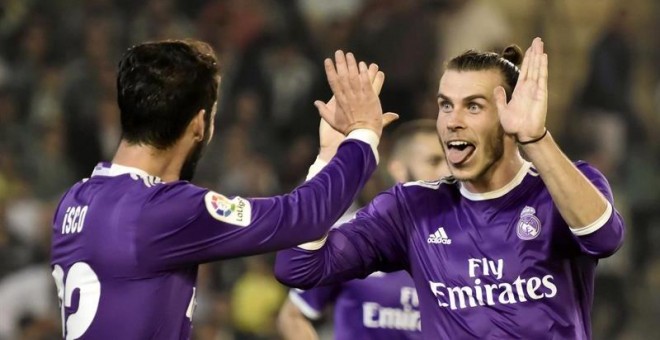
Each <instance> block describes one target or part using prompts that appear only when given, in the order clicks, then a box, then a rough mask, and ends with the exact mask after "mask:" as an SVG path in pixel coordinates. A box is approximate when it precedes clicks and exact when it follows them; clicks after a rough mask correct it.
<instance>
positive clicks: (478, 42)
mask: <svg viewBox="0 0 660 340" xmlns="http://www.w3.org/2000/svg"><path fill="white" fill-rule="evenodd" d="M433 3H434V4H435V5H436V10H437V13H438V14H437V15H438V16H437V20H436V23H437V29H438V33H439V40H440V42H441V43H440V44H439V45H438V47H439V52H438V54H439V55H440V56H441V57H442V58H441V59H440V60H445V59H446V58H450V57H451V56H455V55H459V54H461V53H463V52H464V51H466V50H469V49H473V50H478V51H493V50H494V51H497V52H500V51H502V50H503V49H504V47H506V46H507V45H509V44H511V38H512V31H513V28H512V27H511V24H510V23H509V21H508V20H507V18H506V17H505V16H504V15H503V14H502V12H501V11H500V9H499V8H498V6H497V5H496V4H495V3H494V2H492V1H489V0H441V1H438V0H436V1H433Z"/></svg>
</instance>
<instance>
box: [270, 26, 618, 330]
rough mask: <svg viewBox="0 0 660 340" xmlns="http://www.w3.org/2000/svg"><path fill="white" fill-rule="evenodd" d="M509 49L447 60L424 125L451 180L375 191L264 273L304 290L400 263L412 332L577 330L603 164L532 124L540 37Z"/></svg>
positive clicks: (582, 326)
mask: <svg viewBox="0 0 660 340" xmlns="http://www.w3.org/2000/svg"><path fill="white" fill-rule="evenodd" d="M521 59H522V52H521V51H520V49H519V48H517V47H515V46H512V47H509V48H507V49H505V50H504V53H503V55H499V54H496V53H480V52H475V51H468V52H465V53H463V54H461V55H459V56H457V57H455V58H453V59H451V60H450V61H449V62H448V64H447V67H446V69H445V72H444V74H443V75H442V78H441V80H440V86H439V93H438V104H439V109H440V110H439V112H438V119H437V130H438V134H439V136H440V140H441V142H442V145H443V147H444V150H445V154H446V157H447V160H448V165H449V170H450V172H451V173H452V175H453V180H443V181H441V182H439V183H435V184H430V183H412V184H410V183H409V184H403V185H396V186H395V187H393V188H392V189H390V190H388V191H386V192H384V193H381V194H380V195H378V196H377V197H376V198H375V199H374V200H373V201H372V202H371V203H370V204H369V205H368V206H367V207H365V208H364V209H362V210H360V211H359V212H358V213H357V216H356V218H355V219H354V220H352V221H350V222H348V223H346V224H343V225H342V226H340V227H339V228H335V229H332V230H331V231H330V232H329V234H328V236H327V237H326V238H324V239H322V240H320V241H319V242H316V243H314V247H310V246H307V245H302V246H299V247H296V248H292V249H289V250H285V251H281V252H279V253H278V255H277V259H276V263H275V274H276V276H277V278H278V279H279V280H280V281H281V282H283V283H285V284H287V285H289V286H292V287H298V288H310V287H313V286H320V285H326V284H333V283H337V282H343V281H346V280H350V279H355V278H362V277H365V276H367V275H369V274H370V273H372V272H374V271H379V270H380V271H393V270H402V269H404V270H407V271H408V272H409V273H410V274H411V276H412V277H413V280H414V281H415V286H416V288H417V293H418V296H419V303H420V313H421V317H422V334H423V336H424V338H426V339H590V338H591V325H590V323H591V320H590V316H591V306H592V300H593V290H594V287H593V285H594V270H595V267H596V265H597V263H598V260H599V259H600V258H603V257H607V256H609V255H611V254H613V253H614V252H615V251H616V250H617V249H618V248H619V247H620V246H621V243H622V241H623V234H624V222H623V220H622V218H621V216H620V215H619V213H618V212H617V211H616V210H615V209H614V207H613V199H612V193H611V190H610V187H609V184H608V183H607V180H606V179H605V178H604V176H603V175H602V174H601V173H600V172H598V170H596V169H595V168H593V167H592V166H590V165H588V164H586V163H584V162H577V163H572V162H571V161H570V160H569V159H568V158H567V157H566V156H565V155H564V154H563V153H562V151H561V150H560V148H559V146H558V145H557V144H556V143H555V141H554V139H553V138H552V135H551V134H550V133H549V132H548V131H547V130H546V128H545V120H546V114H547V96H548V92H547V77H548V59H547V55H546V54H545V53H544V50H543V42H542V41H541V39H540V38H536V39H534V41H533V43H532V45H531V46H530V48H529V49H528V50H527V52H526V53H525V57H524V59H522V65H521V66H520V67H518V66H516V65H517V64H518V63H519V62H520V60H521ZM521 150H522V152H524V154H525V156H526V158H527V159H528V160H529V161H527V160H526V159H524V158H523V157H522V155H521Z"/></svg>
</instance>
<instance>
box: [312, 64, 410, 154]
mask: <svg viewBox="0 0 660 340" xmlns="http://www.w3.org/2000/svg"><path fill="white" fill-rule="evenodd" d="M368 74H369V79H370V80H371V87H372V88H373V90H374V92H375V93H376V95H378V94H380V90H381V89H382V88H383V83H384V81H385V74H384V73H383V72H380V71H379V70H378V65H376V64H370V65H369V69H368ZM315 104H316V105H317V107H319V108H324V109H326V110H327V112H329V113H330V114H331V115H333V117H334V115H336V114H337V113H336V112H337V111H339V113H338V114H343V112H342V111H341V110H342V108H341V107H340V106H339V105H337V99H336V98H335V96H332V98H330V100H329V101H328V102H327V103H325V104H324V103H322V102H317V103H315ZM319 111H320V109H319ZM397 118H398V115H396V114H393V113H386V114H384V115H383V127H385V126H387V125H389V124H390V123H391V122H393V121H394V120H396V119H397ZM333 119H334V118H333ZM343 140H344V134H343V133H341V132H339V131H337V130H335V129H333V128H332V126H330V124H328V122H326V120H325V119H323V118H321V123H320V124H319V142H320V153H319V156H320V157H321V159H323V160H325V161H329V160H330V159H331V158H332V157H333V156H334V155H335V153H336V152H337V148H338V147H339V144H341V142H342V141H343Z"/></svg>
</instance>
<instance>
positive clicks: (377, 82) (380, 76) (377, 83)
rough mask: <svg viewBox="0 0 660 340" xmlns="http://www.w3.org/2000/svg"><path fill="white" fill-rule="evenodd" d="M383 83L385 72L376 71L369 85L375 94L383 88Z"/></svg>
mask: <svg viewBox="0 0 660 340" xmlns="http://www.w3.org/2000/svg"><path fill="white" fill-rule="evenodd" d="M383 83H385V73H383V72H380V71H378V73H376V77H375V79H374V80H373V82H372V83H371V87H372V88H373V90H374V92H375V93H376V95H379V94H380V90H381V89H382V88H383Z"/></svg>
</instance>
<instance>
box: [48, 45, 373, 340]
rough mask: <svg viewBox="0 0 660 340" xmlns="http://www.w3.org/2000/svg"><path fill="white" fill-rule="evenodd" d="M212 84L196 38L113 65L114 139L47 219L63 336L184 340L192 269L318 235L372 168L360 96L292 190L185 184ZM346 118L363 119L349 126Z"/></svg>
mask: <svg viewBox="0 0 660 340" xmlns="http://www.w3.org/2000/svg"><path fill="white" fill-rule="evenodd" d="M356 69H357V67H356ZM367 72H368V70H366V69H364V68H361V70H360V74H359V76H358V77H353V78H354V79H361V81H364V80H365V79H369V77H368V76H366V75H367ZM376 79H381V81H382V76H381V77H380V78H378V77H377V78H376ZM218 83H219V77H218V72H217V67H216V64H215V57H214V55H213V52H212V50H211V49H210V48H209V47H208V45H206V44H203V43H199V42H194V41H164V42H157V43H146V44H142V45H138V46H135V47H133V48H131V49H129V50H128V51H127V52H126V54H125V55H124V57H123V58H122V60H121V62H120V63H119V74H118V79H117V89H118V102H119V107H120V109H121V125H122V133H123V136H122V141H121V143H120V145H119V147H118V149H117V152H116V153H115V156H114V158H113V160H112V163H104V162H102V163H99V164H98V165H97V166H96V168H95V169H94V172H93V173H92V176H91V177H90V178H89V179H88V180H84V181H81V182H79V183H77V184H75V185H74V186H73V187H72V188H71V189H69V191H68V192H67V193H66V194H65V195H64V197H63V198H62V200H61V202H60V204H59V206H58V208H57V211H56V213H55V217H54V219H53V237H52V251H51V257H52V261H51V264H52V267H53V277H54V279H55V282H56V285H57V290H58V295H59V298H60V301H62V319H63V325H64V334H65V337H66V338H67V339H124V340H126V339H188V338H189V337H190V333H191V319H192V314H193V306H194V300H195V284H196V278H197V266H198V265H199V264H201V263H205V262H210V261H217V260H222V259H226V258H235V257H240V256H250V255H256V254H262V253H266V252H272V251H275V250H280V249H286V248H290V247H293V246H295V245H298V244H303V243H306V242H311V241H314V240H318V239H319V238H321V237H322V236H323V235H324V234H325V233H326V232H327V230H328V229H330V227H331V226H332V224H333V223H334V221H336V220H337V219H338V218H339V217H340V216H341V214H342V213H343V212H344V211H346V209H347V208H348V207H349V206H350V204H351V202H352V201H353V199H354V197H355V196H356V195H357V193H358V191H359V190H361V188H362V187H363V186H364V185H365V183H366V182H367V180H368V179H369V177H370V176H371V174H372V173H373V171H374V170H375V168H376V164H377V151H375V150H376V146H377V144H378V140H379V138H380V133H381V131H382V121H381V119H377V118H379V116H381V115H382V109H381V108H380V102H379V101H378V100H377V97H376V95H375V93H370V92H368V93H366V94H365V95H364V96H356V95H353V96H351V97H350V98H349V99H348V100H347V101H346V102H345V103H346V104H347V105H355V106H357V107H360V108H362V109H361V110H357V111H356V112H354V114H353V115H352V116H350V117H349V116H347V115H343V116H342V113H336V115H337V116H340V118H341V119H343V120H344V121H346V122H347V124H345V125H337V126H339V127H340V128H339V129H338V130H341V131H342V133H343V134H344V135H348V137H347V138H346V139H345V140H344V141H343V142H342V144H341V147H339V149H338V150H337V152H336V154H335V155H334V157H333V159H332V161H330V162H329V163H328V164H327V165H325V166H324V167H323V168H322V169H319V168H313V169H316V170H314V171H319V174H318V175H316V176H312V177H311V178H310V179H309V180H308V181H306V182H305V183H304V184H302V185H301V186H300V187H298V188H296V189H295V190H293V191H292V192H290V193H288V194H286V195H281V196H274V197H261V198H258V199H251V198H242V197H225V196H223V195H221V194H219V193H217V192H214V191H211V190H208V189H205V188H201V187H197V186H195V185H193V184H190V183H189V182H188V181H186V179H189V178H191V177H192V174H193V170H194V168H195V163H196V161H197V160H198V159H199V157H200V156H201V151H202V149H203V147H204V145H206V144H207V143H208V141H209V140H210V138H211V135H212V134H213V117H214V114H215V107H216V105H215V102H216V101H217V87H218ZM362 85H364V84H362ZM352 89H354V87H351V88H342V89H341V90H342V92H341V93H342V94H343V93H344V91H352ZM357 122H367V123H364V124H363V128H357V129H351V127H354V126H355V124H356V123H357ZM358 125H359V124H358ZM181 179H183V180H181Z"/></svg>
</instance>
